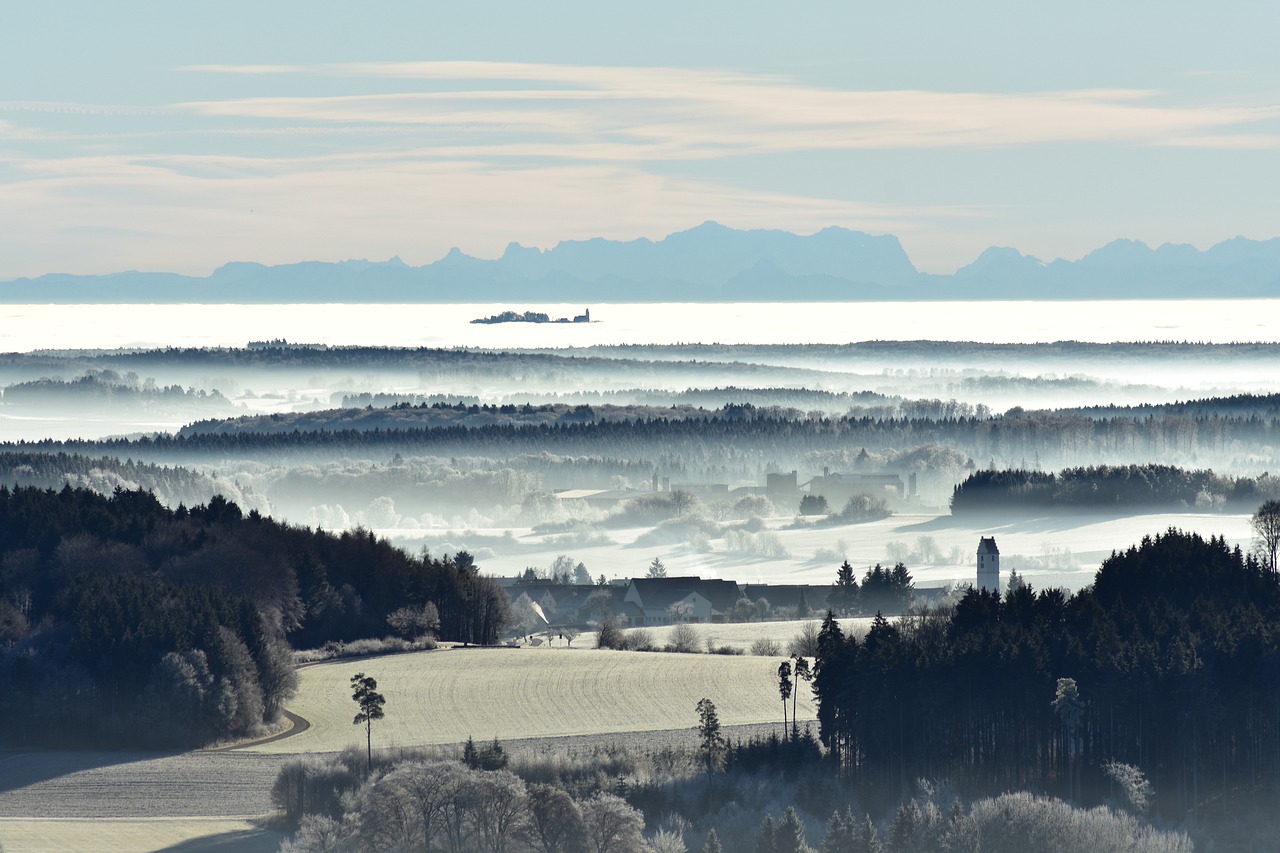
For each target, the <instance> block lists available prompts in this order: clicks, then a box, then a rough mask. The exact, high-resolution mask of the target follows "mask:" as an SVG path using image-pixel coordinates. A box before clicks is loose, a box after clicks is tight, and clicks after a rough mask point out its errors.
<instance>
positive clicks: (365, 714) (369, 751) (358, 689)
mask: <svg viewBox="0 0 1280 853" xmlns="http://www.w3.org/2000/svg"><path fill="white" fill-rule="evenodd" d="M351 690H352V693H351V698H352V699H353V700H354V701H355V703H356V705H357V706H359V708H360V713H358V714H356V718H355V719H354V720H352V721H351V724H352V725H353V726H358V725H360V724H361V723H364V725H365V751H366V755H367V757H368V761H369V770H370V772H372V771H373V721H374V720H381V719H382V718H383V716H385V715H384V714H383V712H382V708H383V706H384V705H386V704H387V699H386V697H385V696H383V695H382V694H381V693H379V692H378V682H377V681H376V680H375V679H374V678H373V677H372V676H369V675H365V674H364V673H363V672H357V673H356V674H355V675H353V676H351Z"/></svg>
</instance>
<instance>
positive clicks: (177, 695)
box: [0, 486, 509, 743]
mask: <svg viewBox="0 0 1280 853" xmlns="http://www.w3.org/2000/svg"><path fill="white" fill-rule="evenodd" d="M428 603H430V604H432V605H434V606H435V608H436V609H437V611H438V614H439V627H438V630H439V634H440V636H441V637H443V638H444V639H448V640H457V641H465V642H477V643H491V642H494V641H495V640H496V639H497V637H498V634H499V632H500V631H501V630H502V628H503V625H504V623H505V621H506V620H507V618H508V613H509V609H508V608H509V604H508V602H507V600H506V595H505V593H504V592H503V591H502V590H501V589H499V588H498V587H497V586H496V584H494V583H493V582H492V581H491V580H489V579H487V578H484V577H481V576H480V575H479V574H478V571H477V567H476V566H475V564H474V563H473V561H472V560H471V558H470V557H469V556H468V555H466V554H461V553H460V554H457V555H454V556H452V557H450V556H444V557H441V558H433V557H431V556H430V555H428V554H425V553H424V554H422V555H420V556H417V557H415V556H411V555H408V554H406V553H404V552H403V551H400V550H398V549H396V548H393V547H392V546H390V545H389V544H387V543H386V542H385V541H382V540H379V539H377V538H376V537H374V536H373V534H371V533H369V532H367V531H363V530H358V529H357V530H354V531H347V532H343V533H341V534H332V533H327V532H322V531H319V530H314V531H313V530H309V529H307V528H301V527H294V526H290V525H286V524H280V523H277V522H275V521H273V520H272V519H270V518H268V517H264V516H261V515H259V514H258V513H257V512H250V513H248V514H247V515H246V514H244V513H242V512H241V510H240V509H239V507H237V506H236V505H235V504H234V503H231V502H228V501H227V500H225V499H224V498H222V497H220V496H217V497H215V498H213V499H212V500H210V501H209V502H208V503H207V504H202V505H198V506H195V507H192V508H190V509H187V508H186V507H184V506H181V505H180V506H179V507H178V508H177V509H174V510H170V509H166V508H165V507H164V506H162V505H161V504H160V502H159V501H158V500H156V498H155V497H154V496H153V495H151V494H149V493H147V492H144V491H141V490H138V491H124V490H117V491H116V492H115V493H114V494H113V495H111V496H110V497H104V496H102V495H98V494H95V493H93V492H90V491H87V490H82V489H72V488H70V487H69V486H68V487H65V488H63V489H62V490H61V491H57V492H55V491H53V490H42V489H36V488H31V487H18V488H13V489H10V488H8V487H2V486H0V674H3V676H4V678H5V680H6V683H10V684H12V685H14V689H13V690H10V691H7V692H6V693H5V694H4V695H2V696H0V710H2V711H3V712H4V713H5V714H6V719H8V720H10V721H12V723H13V724H12V725H11V726H10V727H9V728H8V729H7V730H6V733H5V737H6V738H10V739H12V740H15V741H19V742H23V741H34V742H41V741H46V740H48V739H49V738H55V737H62V738H67V737H72V738H79V739H82V740H83V741H85V742H109V743H123V742H129V741H131V740H137V739H140V738H144V737H150V738H152V739H155V740H161V741H168V742H175V743H190V742H196V743H199V742H204V741H207V740H209V739H213V738H218V737H226V736H234V735H242V734H246V733H251V732H253V731H255V730H256V729H258V728H259V727H261V726H262V725H263V723H264V722H270V720H271V719H272V718H273V717H274V715H275V713H276V711H277V709H278V707H279V704H280V702H281V701H282V700H283V699H284V698H285V697H286V696H287V695H288V692H289V689H290V687H291V685H292V680H291V676H290V675H289V674H290V673H292V671H293V661H292V654H291V648H290V647H291V645H296V646H298V647H311V646H318V645H321V644H323V643H326V642H330V641H343V640H352V639H357V638H361V637H368V636H383V635H384V634H386V633H388V631H389V629H388V620H387V617H388V615H390V614H391V613H392V612H393V611H396V610H400V609H401V608H419V609H420V608H423V607H425V606H426V605H427V604H428ZM102 708H105V709H107V712H106V713H99V710H100V709H102ZM152 718H156V719H157V722H156V725H155V726H152V727H143V728H141V729H139V728H137V727H136V725H135V724H134V723H132V722H130V721H131V720H136V719H145V720H151V719H152ZM162 723H163V724H162ZM67 733H76V734H74V735H69V734H67Z"/></svg>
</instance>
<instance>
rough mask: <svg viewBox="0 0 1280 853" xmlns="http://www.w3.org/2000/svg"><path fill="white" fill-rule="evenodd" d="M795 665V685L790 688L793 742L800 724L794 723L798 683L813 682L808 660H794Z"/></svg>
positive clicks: (798, 696) (798, 695)
mask: <svg viewBox="0 0 1280 853" xmlns="http://www.w3.org/2000/svg"><path fill="white" fill-rule="evenodd" d="M795 662H796V665H795V667H794V669H793V674H794V676H795V683H794V684H793V685H792V688H791V736H792V738H793V739H795V740H799V736H800V724H799V723H798V722H796V720H797V719H798V718H797V717H796V701H797V700H798V699H799V698H800V682H802V681H805V682H811V681H813V671H812V670H811V669H809V659H808V658H804V657H796V658H795Z"/></svg>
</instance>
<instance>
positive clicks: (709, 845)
mask: <svg viewBox="0 0 1280 853" xmlns="http://www.w3.org/2000/svg"><path fill="white" fill-rule="evenodd" d="M702 853H721V849H720V836H718V835H716V831H715V829H714V828H712V829H711V830H709V831H708V832H707V840H706V841H704V842H702Z"/></svg>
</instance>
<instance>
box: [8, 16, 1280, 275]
mask: <svg viewBox="0 0 1280 853" xmlns="http://www.w3.org/2000/svg"><path fill="white" fill-rule="evenodd" d="M691 5H692V8H690V6H691ZM615 6H616V7H617V8H615ZM1117 7H1118V8H1117ZM3 31H4V33H5V36H6V37H5V38H4V49H3V50H0V278H12V277H16V276H29V275H38V274H40V273H43V272H83V273H101V272H111V271H116V270H122V269H148V270H173V271H179V272H187V273H197V274H204V273H208V272H209V271H210V270H212V269H213V268H215V267H217V266H218V265H220V264H222V263H224V262H227V261H231V260H253V261H260V262H263V263H287V262H292V261H300V260H311V259H319V260H340V259H344V258H352V257H365V258H371V259H385V258H387V257H390V256H392V255H399V256H400V257H402V258H403V259H404V260H405V261H407V262H409V263H414V264H420V263H427V262H430V261H433V260H436V259H438V258H439V257H441V256H442V255H443V254H444V253H445V252H446V251H447V250H448V249H449V248H450V247H451V246H458V247H460V248H462V249H463V250H464V251H467V252H469V253H471V254H475V255H479V256H482V257H493V256H496V255H498V254H500V253H501V251H502V249H503V247H504V246H505V245H506V243H507V242H508V241H518V242H521V243H524V244H525V245H537V246H542V247H548V246H551V245H554V244H555V243H556V242H558V241H559V240H561V239H581V238H586V237H591V236H606V237H611V238H619V239H630V238H634V237H639V236H647V237H651V238H658V237H661V236H663V235H665V234H667V233H669V232H671V231H676V230H682V229H685V228H689V227H692V226H694V225H697V224H698V223H700V222H702V221H704V220H706V219H715V220H718V221H720V222H723V223H725V224H727V225H731V226H734V227H767V228H782V229H787V230H792V231H797V232H800V233H809V232H812V231H815V230H818V229H819V228H821V227H824V226H826V225H843V226H846V227H849V228H855V229H860V230H866V231H870V232H873V233H893V234H897V235H898V236H899V237H900V238H901V240H902V242H903V245H904V247H905V248H906V250H907V252H908V254H909V255H910V256H911V258H912V259H913V260H914V261H915V262H916V264H917V266H919V267H921V268H922V269H926V270H929V271H935V272H950V271H952V270H954V269H955V268H956V267H958V266H961V265H963V264H965V263H968V262H969V261H971V260H973V258H975V257H976V256H977V255H978V253H979V252H981V251H982V249H984V248H985V247H987V246H989V245H993V244H994V245H1006V246H1014V247H1016V248H1018V249H1021V250H1022V251H1024V252H1027V253H1028V254H1034V255H1037V256H1039V257H1042V258H1045V259H1052V258H1056V257H1066V258H1076V257H1079V256H1080V255H1082V254H1084V253H1086V252H1088V251H1090V250H1092V249H1094V248H1096V247H1098V246H1100V245H1102V244H1103V243H1105V242H1108V241H1110V240H1111V239H1113V238H1116V237H1127V238H1133V239H1140V240H1143V241H1146V242H1148V243H1151V244H1153V245H1158V244H1160V243H1164V242H1187V243H1192V244H1194V245H1196V246H1199V247H1200V248H1206V247H1208V246H1209V245H1212V244H1213V243H1216V242H1219V241H1221V240H1224V239H1228V238H1230V237H1233V236H1236V235H1244V236H1247V237H1253V238H1270V237H1274V236H1277V235H1278V234H1280V58H1278V52H1277V51H1276V50H1275V47H1274V37H1275V34H1276V33H1277V32H1280V4H1277V3H1274V2H1250V3H1225V4H1219V8H1217V9H1214V10H1210V9H1209V5H1208V4H1204V3H1184V2H1162V3H1155V2H1129V3H1124V4H1114V3H1101V2H1077V3H1073V4H1054V5H1053V6H1050V4H1042V3H1026V2H1025V0H1023V1H1022V2H971V3H954V2H931V3H910V2H904V3H883V2H877V3H862V2H840V3H836V2H821V3H809V4H803V5H802V6H801V11H798V12H797V11H791V10H787V11H783V10H782V9H781V8H780V7H779V6H778V4H772V3H769V4H764V3H742V2H736V3H719V2H717V3H698V4H689V3H687V2H682V3H672V2H647V3H644V4H627V5H626V6H625V7H623V6H621V4H601V3H598V2H595V3H565V2H546V3H528V2H512V3H492V2H489V3H484V2H481V3H467V4H427V3H422V2H404V3H363V4H352V3H341V4H339V3H329V2H275V3H259V2H254V3H248V2H220V3H201V4H193V3H174V2H120V3H111V4H106V3H100V2H57V0H50V2H42V3H38V4H37V3H28V4H25V5H21V6H19V5H18V4H17V3H16V2H15V3H9V4H6V9H5V11H4V13H3Z"/></svg>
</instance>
